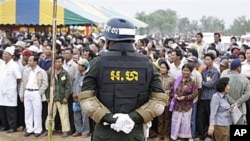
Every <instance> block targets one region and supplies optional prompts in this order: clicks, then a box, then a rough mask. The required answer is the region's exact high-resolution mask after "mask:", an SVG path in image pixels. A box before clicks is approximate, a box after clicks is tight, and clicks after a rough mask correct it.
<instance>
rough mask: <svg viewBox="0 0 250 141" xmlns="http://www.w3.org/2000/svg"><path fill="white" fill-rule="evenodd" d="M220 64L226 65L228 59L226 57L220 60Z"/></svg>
mask: <svg viewBox="0 0 250 141" xmlns="http://www.w3.org/2000/svg"><path fill="white" fill-rule="evenodd" d="M220 65H221V66H224V67H228V60H227V59H223V60H221V62H220Z"/></svg>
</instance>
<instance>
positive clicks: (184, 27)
mask: <svg viewBox="0 0 250 141" xmlns="http://www.w3.org/2000/svg"><path fill="white" fill-rule="evenodd" d="M177 27H178V31H179V32H181V33H187V32H190V31H191V24H190V21H189V19H188V18H187V17H185V18H180V19H178V24H177Z"/></svg>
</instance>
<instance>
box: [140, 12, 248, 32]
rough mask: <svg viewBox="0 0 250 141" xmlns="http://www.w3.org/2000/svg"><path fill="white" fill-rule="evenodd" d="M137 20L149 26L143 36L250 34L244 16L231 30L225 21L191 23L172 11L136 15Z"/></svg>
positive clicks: (203, 19) (212, 19) (208, 18)
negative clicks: (227, 27)
mask: <svg viewBox="0 0 250 141" xmlns="http://www.w3.org/2000/svg"><path fill="white" fill-rule="evenodd" d="M136 18H137V19H139V20H141V21H143V22H145V23H147V24H149V26H148V27H147V28H146V29H141V30H140V32H141V33H142V34H145V33H146V34H151V33H153V32H154V33H155V32H157V33H160V34H174V33H176V32H178V33H185V34H188V33H196V32H224V33H226V34H227V35H242V34H246V32H250V19H246V17H244V16H242V17H238V18H236V19H235V20H234V22H233V24H232V25H231V26H230V27H229V29H225V22H224V20H223V19H219V18H217V17H213V16H202V17H201V19H199V20H192V21H190V20H189V19H188V18H187V17H178V15H177V12H176V11H173V10H170V9H166V10H157V11H154V12H152V13H149V14H146V13H145V12H140V13H137V14H136Z"/></svg>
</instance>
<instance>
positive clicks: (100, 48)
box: [98, 36, 108, 55]
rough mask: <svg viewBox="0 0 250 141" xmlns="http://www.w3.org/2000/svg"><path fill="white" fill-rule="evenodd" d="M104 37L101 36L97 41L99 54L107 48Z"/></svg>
mask: <svg viewBox="0 0 250 141" xmlns="http://www.w3.org/2000/svg"><path fill="white" fill-rule="evenodd" d="M105 42H106V40H105V37H103V36H102V37H101V38H100V39H99V41H98V45H99V53H98V54H99V55H100V54H102V53H103V52H108V50H107V49H106V46H105Z"/></svg>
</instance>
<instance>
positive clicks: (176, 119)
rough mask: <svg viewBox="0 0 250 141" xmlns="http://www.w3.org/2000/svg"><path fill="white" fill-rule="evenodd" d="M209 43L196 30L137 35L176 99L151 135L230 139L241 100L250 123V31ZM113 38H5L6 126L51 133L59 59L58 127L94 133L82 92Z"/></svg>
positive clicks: (0, 111)
mask: <svg viewBox="0 0 250 141" xmlns="http://www.w3.org/2000/svg"><path fill="white" fill-rule="evenodd" d="M220 36H221V35H220V34H219V33H214V42H213V43H205V42H204V41H203V39H202V38H203V34H202V33H197V34H196V35H195V37H196V39H195V41H194V42H192V43H186V42H182V41H180V40H175V39H173V38H166V39H164V40H163V39H162V42H161V43H159V42H158V43H156V42H155V40H154V39H153V38H143V39H139V40H137V41H135V42H134V50H135V51H136V52H138V53H141V54H144V55H146V56H147V57H148V59H149V60H150V61H151V62H152V63H153V65H154V67H155V69H156V70H157V71H158V72H159V74H160V80H161V82H162V87H163V89H164V92H165V94H167V95H168V96H169V104H168V105H167V106H166V107H165V110H164V112H163V114H162V115H160V116H158V117H156V118H155V119H154V120H152V125H151V127H150V132H149V135H148V136H149V137H150V138H154V140H165V141H169V140H170V139H171V140H178V139H188V140H194V139H197V138H199V139H200V140H205V139H206V140H209V139H211V140H212V139H214V140H218V141H224V140H225V141H227V140H229V126H230V125H231V124H233V122H232V119H231V117H230V110H231V109H232V108H233V107H235V106H237V107H238V108H239V109H240V111H241V112H242V113H243V116H242V117H241V118H240V119H239V121H238V122H237V123H236V124H239V125H246V124H250V100H249V98H250V83H249V80H250V66H249V65H250V47H249V44H250V38H247V39H240V40H238V39H237V38H235V37H232V38H231V44H230V45H229V46H226V45H224V44H223V43H221V39H220ZM105 44H107V41H106V39H105V38H104V37H103V36H102V37H98V38H97V39H95V38H94V37H91V36H82V35H63V36H58V38H57V40H56V52H54V53H55V54H56V58H55V60H52V53H53V52H52V39H51V38H50V37H49V36H45V35H41V34H38V33H33V34H30V36H24V34H18V35H12V36H8V37H6V38H4V39H2V44H1V49H0V70H1V75H0V123H1V124H0V125H1V128H0V131H6V132H7V133H13V132H16V131H17V130H18V131H24V130H25V133H24V136H26V137H28V136H30V135H32V134H34V135H35V136H36V137H39V136H40V135H44V136H46V135H47V134H48V132H47V131H48V126H49V120H51V119H50V115H49V114H50V113H49V112H50V110H51V109H49V107H48V104H49V103H50V102H51V101H50V100H51V98H50V91H51V90H53V89H51V67H52V61H54V62H55V67H54V69H55V77H54V78H55V87H54V89H55V90H54V96H53V110H52V113H53V119H52V121H53V124H52V130H53V131H55V130H60V131H61V132H62V137H68V136H69V135H72V136H74V137H77V136H81V137H83V138H85V137H88V136H89V135H91V133H92V131H93V125H94V124H95V123H94V121H93V120H92V119H91V118H89V117H88V115H87V114H86V113H85V112H84V110H83V109H81V106H80V103H79V100H78V95H79V94H80V93H81V88H82V86H83V85H84V83H83V80H84V77H85V75H86V73H87V72H88V70H89V69H90V67H91V66H92V65H91V63H92V60H93V59H94V58H95V57H97V56H100V55H101V54H103V53H105V52H109V48H106V46H105Z"/></svg>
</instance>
